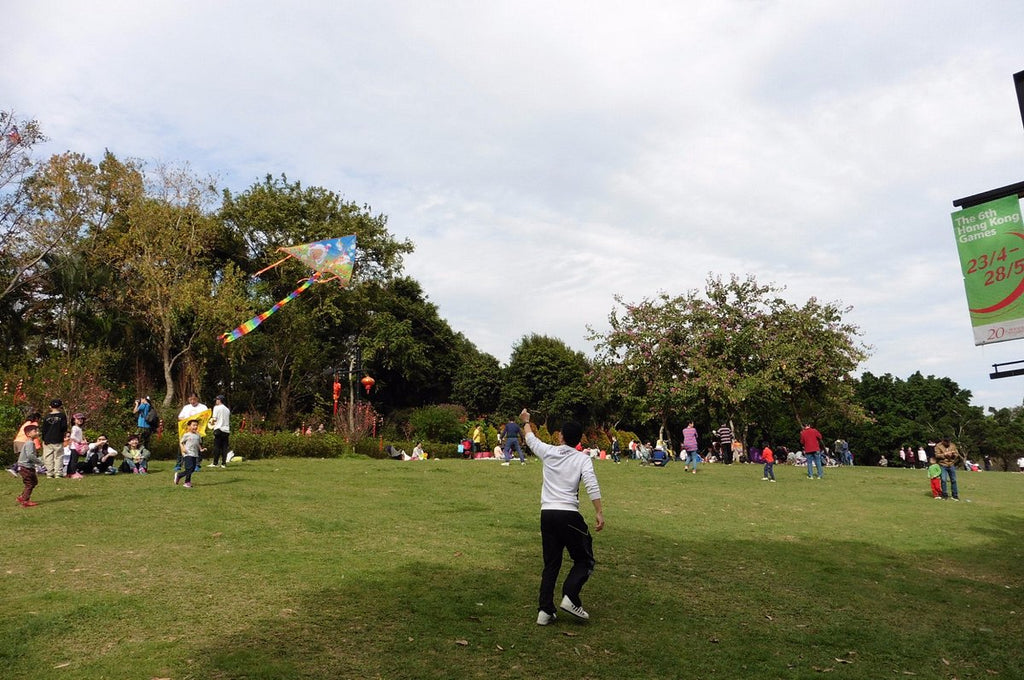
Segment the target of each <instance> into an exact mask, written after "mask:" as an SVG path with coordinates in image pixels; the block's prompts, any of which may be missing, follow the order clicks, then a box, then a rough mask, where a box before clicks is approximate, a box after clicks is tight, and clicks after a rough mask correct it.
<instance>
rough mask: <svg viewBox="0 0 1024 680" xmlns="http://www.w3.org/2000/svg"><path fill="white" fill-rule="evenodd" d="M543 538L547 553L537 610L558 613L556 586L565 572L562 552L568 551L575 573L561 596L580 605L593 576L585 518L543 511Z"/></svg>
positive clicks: (591, 541)
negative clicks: (559, 574) (565, 596)
mask: <svg viewBox="0 0 1024 680" xmlns="http://www.w3.org/2000/svg"><path fill="white" fill-rule="evenodd" d="M540 535H541V542H542V545H543V549H544V571H543V573H542V574H541V577H540V596H539V598H538V600H537V608H538V609H542V610H544V611H546V612H547V613H548V614H554V613H555V602H554V598H555V584H556V582H557V581H558V572H559V571H561V569H562V551H563V550H568V551H569V557H570V558H571V559H572V569H570V570H569V575H568V576H566V577H565V582H564V583H562V595H568V596H569V599H570V600H572V602H573V604H575V605H581V604H582V603H581V601H580V590H581V589H582V588H583V584H584V583H586V582H587V579H589V578H590V575H591V574H592V573H594V565H595V564H596V562H595V560H594V539H593V538H592V537H591V535H590V529H589V528H587V522H586V521H585V520H584V519H583V515H581V514H580V513H579V512H577V511H575V510H541V511H540Z"/></svg>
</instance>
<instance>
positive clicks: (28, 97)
mask: <svg viewBox="0 0 1024 680" xmlns="http://www.w3.org/2000/svg"><path fill="white" fill-rule="evenodd" d="M8 5H9V6H7V7H5V9H4V11H3V17H4V30H3V32H4V38H3V40H2V41H0V63H2V64H3V68H2V69H0V108H3V109H8V110H10V109H13V110H14V111H15V112H16V113H17V114H18V115H19V116H20V117H28V118H35V119H37V120H38V121H39V122H40V123H41V124H42V126H43V129H44V132H45V133H46V134H47V135H48V136H49V137H50V140H51V141H50V142H48V143H47V144H46V145H45V146H44V147H43V148H42V150H41V153H42V154H43V155H48V154H50V153H57V152H60V151H64V150H72V151H78V152H82V153H85V154H87V155H89V156H91V157H93V158H94V159H96V160H98V158H99V156H100V155H101V154H102V152H103V150H104V149H107V148H109V149H110V150H111V151H113V152H114V153H115V154H117V155H119V156H130V157H135V158H141V159H145V160H149V161H170V162H188V163H189V164H190V165H191V166H192V168H193V169H194V170H195V171H197V172H199V173H203V174H207V173H209V174H213V175H215V176H216V177H217V178H218V179H219V182H220V184H221V186H224V187H227V188H229V189H232V190H233V191H236V192H237V191H243V190H244V189H245V188H246V187H248V186H249V185H251V184H252V183H253V182H255V181H257V180H259V179H260V178H261V177H263V176H264V175H265V174H267V173H271V174H274V175H279V174H280V173H286V174H287V175H288V177H289V178H290V179H293V180H300V181H302V182H303V183H304V184H306V185H320V186H324V187H327V188H329V189H332V190H334V191H336V192H337V193H339V194H341V195H342V196H344V197H345V198H346V199H348V200H351V201H355V202H357V203H359V204H369V205H370V206H372V209H373V211H374V212H381V213H384V214H386V215H388V217H389V225H390V228H391V230H392V232H393V233H394V234H395V235H396V236H398V237H401V238H409V239H411V240H412V241H413V242H414V243H415V245H416V252H415V253H414V254H413V255H412V256H410V257H408V258H407V260H406V268H407V272H408V273H409V274H410V275H412V276H413V277H414V278H416V279H417V280H418V281H420V283H421V284H422V285H423V287H424V289H425V291H426V293H427V295H428V296H429V298H430V299H431V301H433V302H434V303H436V304H437V305H438V307H439V308H440V313H441V315H442V316H444V317H445V318H446V319H448V321H449V322H450V323H451V324H452V326H453V327H454V328H455V329H456V330H458V331H461V332H463V333H464V334H465V335H466V336H467V337H468V338H469V339H470V340H472V341H473V342H474V343H475V344H476V345H477V346H478V347H479V348H480V349H481V350H483V351H486V352H489V353H491V354H493V355H495V356H496V357H498V358H499V359H500V360H501V361H502V362H504V361H507V359H508V357H509V354H510V352H511V349H512V346H513V345H514V344H515V343H516V342H517V341H518V340H519V339H520V338H521V337H522V336H523V335H524V334H526V333H541V334H546V335H551V336H555V337H559V338H561V339H562V340H564V341H565V342H567V343H568V344H569V345H571V346H573V347H575V348H577V349H580V350H583V351H585V352H587V353H588V354H589V353H590V351H591V347H590V345H589V344H588V343H587V341H586V335H587V326H588V325H590V326H593V327H594V328H596V329H598V330H600V329H602V328H604V327H605V326H606V320H607V317H608V314H609V312H610V311H611V310H612V308H613V306H614V299H613V297H614V296H615V295H616V294H620V295H622V296H623V297H624V298H625V299H626V300H627V301H639V300H641V299H643V298H646V297H651V296H654V295H656V294H657V293H658V292H659V291H667V292H670V293H681V292H684V291H686V290H689V289H693V288H698V287H701V286H702V285H703V282H704V281H705V279H706V277H707V275H708V274H709V273H714V274H721V275H725V276H728V275H729V274H732V273H735V274H740V275H746V274H754V275H755V276H756V277H757V278H758V280H759V281H761V282H774V283H777V284H779V285H783V286H785V287H786V296H787V297H789V298H790V300H791V301H793V302H797V303H801V302H803V301H805V300H807V298H809V297H811V296H816V297H818V298H819V299H822V300H828V301H842V302H843V303H844V304H846V305H849V306H851V307H852V311H851V312H850V313H849V315H848V318H849V319H850V320H851V321H853V322H854V323H856V324H858V325H859V326H860V328H861V329H862V331H863V341H864V342H865V343H867V344H869V345H871V346H872V348H873V353H872V356H871V358H870V359H869V360H868V362H867V363H866V364H865V366H864V368H865V370H869V371H872V372H874V373H876V374H881V373H892V374H894V375H896V376H898V377H901V378H905V377H907V376H908V375H910V374H911V373H913V372H914V371H916V370H920V371H922V372H923V373H924V374H926V375H928V374H934V375H937V376H948V377H950V378H952V379H954V380H956V381H957V382H958V383H959V384H960V385H961V386H962V387H965V388H968V389H970V390H971V391H972V392H973V393H974V397H975V403H976V404H979V405H985V406H1011V405H1017V404H1020V403H1021V399H1022V390H1024V382H1022V381H1024V378H1009V379H1002V380H996V381H991V380H989V378H988V373H989V372H990V370H991V365H992V364H993V363H997V362H1007V361H1017V360H1022V359H1024V343H1022V342H1019V341H1017V342H1008V343H1001V344H998V345H989V346H986V347H975V346H974V343H973V336H972V332H971V326H970V319H969V317H968V313H967V305H966V299H965V295H964V289H963V284H962V280H961V275H960V268H959V264H958V260H957V254H956V247H955V242H954V239H953V235H952V225H951V222H950V212H951V211H952V210H953V207H952V200H953V199H955V198H960V197H963V196H967V195H971V194H975V193H979V192H981V191H985V190H988V189H992V188H996V187H1000V186H1004V185H1007V184H1012V183H1014V182H1019V181H1022V180H1024V127H1022V122H1021V117H1020V112H1019V109H1018V105H1017V100H1016V95H1015V91H1014V87H1013V74H1014V73H1015V72H1017V71H1021V70H1024V47H1022V45H1024V41H1022V27H1024V3H1022V2H1020V0H1005V1H1001V0H978V1H977V2H973V3H965V2H962V1H959V0H927V1H924V0H920V1H917V0H915V1H900V0H884V1H882V0H880V1H874V0H828V1H827V2H822V1H819V0H779V1H776V0H717V1H716V2H706V1H699V2H698V1H695V0H674V1H671V2H660V1H657V2H655V1H652V2H645V1H643V0H637V1H635V2H628V3H627V2H609V1H605V0H588V1H586V2H576V1H565V0H563V1H562V2H550V1H545V2H539V1H533V0H529V1H517V2H511V1H502V0H494V1H487V0H484V1H481V0H467V1H448V2H434V1H431V0H410V1H397V0H394V1H392V0H375V1H373V2H370V1H365V2H352V1H348V0H308V1H305V2H303V1H301V0H296V1H293V2H280V1H276V2H268V1H263V0H248V1H241V0H232V1H223V2H222V1H218V0H200V1H191V0H174V1H169V0H147V1H145V2H138V1H137V0H132V1H123V2H117V1H113V0H92V1H90V2H87V3H86V2H79V1H75V0H64V1H60V0H33V2H21V3H17V4H11V3H8Z"/></svg>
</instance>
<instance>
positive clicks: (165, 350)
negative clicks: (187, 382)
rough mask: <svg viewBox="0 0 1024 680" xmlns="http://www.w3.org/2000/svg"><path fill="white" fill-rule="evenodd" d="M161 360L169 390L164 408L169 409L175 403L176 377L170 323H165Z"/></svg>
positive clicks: (166, 385)
mask: <svg viewBox="0 0 1024 680" xmlns="http://www.w3.org/2000/svg"><path fill="white" fill-rule="evenodd" d="M160 358H161V360H162V361H163V364H164V386H165V387H166V388H167V394H165V395H164V402H163V405H164V408H167V407H169V406H170V405H171V404H173V403H174V375H173V372H172V369H173V367H174V360H173V359H171V326H170V324H168V323H164V337H163V343H161V347H160Z"/></svg>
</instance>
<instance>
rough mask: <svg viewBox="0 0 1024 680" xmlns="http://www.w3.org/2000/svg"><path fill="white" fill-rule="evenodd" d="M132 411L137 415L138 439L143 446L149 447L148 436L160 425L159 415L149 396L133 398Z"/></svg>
mask: <svg viewBox="0 0 1024 680" xmlns="http://www.w3.org/2000/svg"><path fill="white" fill-rule="evenodd" d="M132 413H134V414H136V415H137V416H138V417H139V421H138V426H139V440H140V441H141V442H142V446H143V447H144V448H147V449H148V448H149V438H150V437H152V436H153V433H154V432H156V429H157V428H158V427H159V426H160V416H159V414H157V412H156V407H154V406H153V404H152V402H151V401H150V399H149V397H139V398H138V399H136V400H135V410H134V411H132Z"/></svg>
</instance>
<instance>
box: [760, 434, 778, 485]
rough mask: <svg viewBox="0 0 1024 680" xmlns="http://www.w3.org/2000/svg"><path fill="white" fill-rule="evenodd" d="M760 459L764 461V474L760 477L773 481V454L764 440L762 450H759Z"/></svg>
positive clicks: (766, 480) (762, 479) (764, 480)
mask: <svg viewBox="0 0 1024 680" xmlns="http://www.w3.org/2000/svg"><path fill="white" fill-rule="evenodd" d="M761 460H763V461H764V476H763V477H761V481H763V482H774V481H775V454H774V453H773V452H772V449H771V447H770V446H768V443H767V442H765V445H764V450H763V451H762V452H761Z"/></svg>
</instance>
